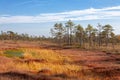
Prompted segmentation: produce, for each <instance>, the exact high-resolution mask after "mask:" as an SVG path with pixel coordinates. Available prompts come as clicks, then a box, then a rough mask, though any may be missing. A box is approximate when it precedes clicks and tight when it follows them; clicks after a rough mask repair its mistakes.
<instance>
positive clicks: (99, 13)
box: [0, 6, 120, 24]
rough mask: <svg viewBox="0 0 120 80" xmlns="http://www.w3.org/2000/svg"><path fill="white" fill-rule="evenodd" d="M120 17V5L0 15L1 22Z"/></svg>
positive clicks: (38, 21)
mask: <svg viewBox="0 0 120 80" xmlns="http://www.w3.org/2000/svg"><path fill="white" fill-rule="evenodd" d="M119 17H120V6H114V7H107V8H102V9H95V8H90V9H84V10H73V11H68V12H60V13H45V14H40V15H36V16H10V15H0V24H4V23H41V22H56V21H66V20H69V19H71V20H96V19H113V18H119Z"/></svg>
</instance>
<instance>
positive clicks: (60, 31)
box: [0, 20, 120, 48]
mask: <svg viewBox="0 0 120 80" xmlns="http://www.w3.org/2000/svg"><path fill="white" fill-rule="evenodd" d="M50 33H51V35H52V36H51V37H48V38H46V37H45V36H39V37H38V36H31V35H28V34H18V33H15V32H13V31H7V32H3V31H1V34H0V40H15V41H17V40H27V41H36V40H37V41H41V40H49V41H52V42H54V43H57V44H58V45H59V46H72V45H77V46H78V47H81V48H84V47H86V46H88V47H100V46H105V47H108V46H109V45H112V47H113V48H114V46H115V45H119V44H120V35H116V34H115V33H114V29H113V27H112V26H111V25H110V24H106V25H101V24H98V25H97V26H96V27H93V26H92V25H91V24H88V26H87V27H86V28H84V27H83V26H82V25H80V24H74V22H72V21H71V20H69V21H67V22H66V23H65V24H63V23H55V24H54V25H53V28H52V29H51V30H50Z"/></svg>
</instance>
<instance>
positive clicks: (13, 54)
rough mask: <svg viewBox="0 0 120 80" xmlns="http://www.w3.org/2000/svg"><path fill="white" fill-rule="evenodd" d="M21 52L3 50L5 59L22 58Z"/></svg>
mask: <svg viewBox="0 0 120 80" xmlns="http://www.w3.org/2000/svg"><path fill="white" fill-rule="evenodd" d="M23 53H24V52H23V51H22V50H5V51H4V55H5V56H6V57H19V58H21V57H23Z"/></svg>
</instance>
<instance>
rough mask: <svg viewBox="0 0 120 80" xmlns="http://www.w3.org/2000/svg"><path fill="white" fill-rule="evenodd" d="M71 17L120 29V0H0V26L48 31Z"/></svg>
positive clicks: (23, 30) (38, 33) (1, 27)
mask: <svg viewBox="0 0 120 80" xmlns="http://www.w3.org/2000/svg"><path fill="white" fill-rule="evenodd" d="M69 19H71V20H72V21H74V22H75V23H76V24H81V25H83V26H84V27H86V26H87V24H89V23H90V24H91V25H93V26H97V23H101V24H102V25H104V24H111V25H112V26H113V28H114V29H115V33H117V34H119V32H120V29H119V25H120V22H119V21H120V0H0V30H3V31H7V30H12V31H14V32H18V33H29V34H30V35H45V36H49V35H50V33H49V32H50V31H49V30H50V28H52V27H53V25H54V23H55V22H63V23H64V22H65V21H68V20H69Z"/></svg>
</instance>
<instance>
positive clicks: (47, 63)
mask: <svg viewBox="0 0 120 80" xmlns="http://www.w3.org/2000/svg"><path fill="white" fill-rule="evenodd" d="M14 53H15V54H16V55H15V54H14ZM18 55H19V56H18ZM0 57H1V59H3V58H2V57H6V58H5V60H6V63H1V64H0V67H1V70H0V73H6V72H11V71H12V72H14V71H15V72H16V71H17V72H20V73H26V74H31V75H32V76H34V79H37V80H44V79H41V77H37V78H36V77H35V75H36V76H38V75H41V74H42V75H44V76H47V77H46V78H48V79H47V80H54V79H55V80H74V79H75V80H79V79H82V80H107V78H105V77H103V76H100V75H97V74H95V73H93V72H92V71H90V70H89V69H88V68H87V67H85V66H83V65H78V64H76V63H74V62H73V60H72V58H70V57H68V56H65V55H62V54H60V53H58V52H57V51H56V52H55V51H52V50H46V49H35V48H20V49H16V50H2V51H0ZM7 57H8V61H7ZM12 72H11V74H12ZM15 72H14V74H15ZM16 74H17V73H16ZM48 76H49V77H52V79H49V77H48ZM14 77H15V76H14ZM14 77H9V79H8V80H12V79H14ZM28 78H29V77H28ZM58 78H59V79H58ZM1 79H3V80H4V77H1ZM21 79H22V77H21ZM21 79H19V78H17V79H14V80H21ZM34 79H33V80H34ZM6 80H7V79H6ZM23 80H24V79H23ZM30 80H32V79H30ZM108 80H109V79H108Z"/></svg>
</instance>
